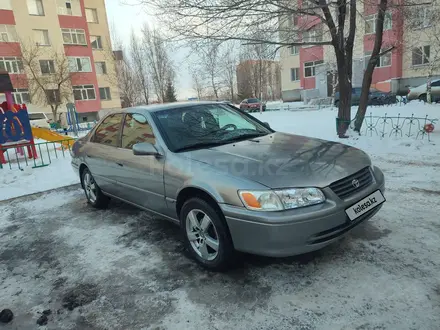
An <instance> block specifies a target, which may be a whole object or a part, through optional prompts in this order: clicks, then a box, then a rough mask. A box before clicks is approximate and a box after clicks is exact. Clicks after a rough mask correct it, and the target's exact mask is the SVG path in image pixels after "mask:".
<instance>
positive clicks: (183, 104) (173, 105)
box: [122, 101, 224, 113]
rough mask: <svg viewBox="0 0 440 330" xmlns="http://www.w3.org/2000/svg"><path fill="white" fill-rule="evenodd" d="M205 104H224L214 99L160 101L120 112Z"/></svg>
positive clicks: (153, 110) (180, 107)
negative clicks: (159, 102)
mask: <svg viewBox="0 0 440 330" xmlns="http://www.w3.org/2000/svg"><path fill="white" fill-rule="evenodd" d="M206 104H221V105H224V103H223V102H215V101H184V102H173V103H161V104H149V105H140V106H136V107H131V108H124V109H122V112H129V113H130V112H138V113H140V112H157V111H162V110H170V109H182V108H187V107H193V106H197V105H206Z"/></svg>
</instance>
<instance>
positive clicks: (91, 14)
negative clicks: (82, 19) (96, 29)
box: [86, 8, 98, 23]
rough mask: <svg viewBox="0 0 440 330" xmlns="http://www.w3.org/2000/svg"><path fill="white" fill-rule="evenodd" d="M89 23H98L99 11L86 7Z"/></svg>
mask: <svg viewBox="0 0 440 330" xmlns="http://www.w3.org/2000/svg"><path fill="white" fill-rule="evenodd" d="M86 19H87V23H98V12H97V11H96V9H94V8H86Z"/></svg>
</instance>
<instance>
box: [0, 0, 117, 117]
mask: <svg viewBox="0 0 440 330" xmlns="http://www.w3.org/2000/svg"><path fill="white" fill-rule="evenodd" d="M32 56H34V57H35V58H31V57H32ZM28 57H29V58H28ZM29 59H32V64H30V63H31V62H30V61H29ZM0 70H6V71H8V72H9V74H10V77H11V80H12V84H13V87H14V92H13V96H14V99H15V102H16V103H27V104H29V106H28V108H29V110H30V111H31V112H32V111H34V112H35V111H38V112H47V113H48V114H49V115H51V107H50V104H52V102H54V103H59V104H61V105H60V108H59V111H61V112H65V111H66V107H65V104H66V103H68V102H74V104H75V105H76V109H77V111H78V113H79V118H80V120H81V121H93V120H95V119H96V116H97V113H98V111H99V110H101V109H111V108H119V107H120V106H121V104H120V98H119V91H118V88H117V84H116V74H115V64H114V59H113V54H112V52H111V42H110V33H109V26H108V20H107V14H106V8H105V3H104V0H0ZM63 70H64V71H66V72H63ZM40 83H42V84H44V94H45V95H46V96H47V95H50V97H49V98H48V97H45V95H41V94H42V93H41V91H42V90H43V89H39V88H38V85H39V84H40ZM60 86H62V87H60Z"/></svg>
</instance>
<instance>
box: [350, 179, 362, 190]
mask: <svg viewBox="0 0 440 330" xmlns="http://www.w3.org/2000/svg"><path fill="white" fill-rule="evenodd" d="M351 184H352V185H353V187H355V188H359V186H360V184H359V181H358V180H357V179H353V181H351Z"/></svg>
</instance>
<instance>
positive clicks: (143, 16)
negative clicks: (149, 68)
mask: <svg viewBox="0 0 440 330" xmlns="http://www.w3.org/2000/svg"><path fill="white" fill-rule="evenodd" d="M137 2H138V0H105V3H106V7H107V17H108V20H109V25H110V27H111V26H112V25H114V26H115V28H116V30H117V34H118V36H119V37H120V38H121V40H123V41H124V40H128V39H129V37H130V34H131V30H132V29H134V31H138V32H139V33H140V30H141V28H142V26H143V24H144V22H147V23H149V24H150V25H151V26H152V25H154V26H156V27H157V26H159V24H157V22H156V21H155V19H154V15H151V13H148V11H147V9H146V8H142V6H140V5H135V4H136V3H137ZM170 55H171V58H172V60H173V62H174V64H175V68H176V73H177V79H176V80H177V81H176V90H177V95H178V98H179V99H184V100H186V99H187V98H188V97H193V96H195V92H194V90H192V82H191V78H190V74H189V73H188V70H187V67H188V64H187V61H186V60H185V56H186V55H187V53H186V52H185V51H183V50H178V51H173V52H171V54H170Z"/></svg>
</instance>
